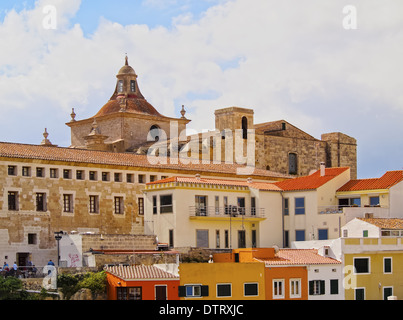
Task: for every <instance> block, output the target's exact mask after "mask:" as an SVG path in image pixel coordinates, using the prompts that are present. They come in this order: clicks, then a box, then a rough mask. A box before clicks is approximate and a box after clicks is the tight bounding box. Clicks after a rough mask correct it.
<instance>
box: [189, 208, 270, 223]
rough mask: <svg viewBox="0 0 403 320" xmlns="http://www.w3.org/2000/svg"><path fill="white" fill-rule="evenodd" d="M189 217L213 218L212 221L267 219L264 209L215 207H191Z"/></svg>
mask: <svg viewBox="0 0 403 320" xmlns="http://www.w3.org/2000/svg"><path fill="white" fill-rule="evenodd" d="M189 217H190V218H191V219H192V218H193V219H195V218H199V217H200V218H211V219H230V218H231V219H248V220H250V219H252V220H263V219H265V210H264V208H244V207H237V206H228V207H214V206H211V207H209V206H207V207H203V206H190V207H189Z"/></svg>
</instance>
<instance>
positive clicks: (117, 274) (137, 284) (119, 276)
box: [105, 265, 179, 300]
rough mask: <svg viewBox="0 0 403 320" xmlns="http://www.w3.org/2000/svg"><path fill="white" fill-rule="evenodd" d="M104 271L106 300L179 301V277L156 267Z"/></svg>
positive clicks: (116, 267)
mask: <svg viewBox="0 0 403 320" xmlns="http://www.w3.org/2000/svg"><path fill="white" fill-rule="evenodd" d="M105 271H106V273H107V282H108V284H107V292H108V300H179V297H178V287H179V277H178V276H177V275H175V274H173V273H170V272H166V271H164V270H162V269H160V268H158V267H156V266H150V265H137V266H113V267H108V268H106V269H105Z"/></svg>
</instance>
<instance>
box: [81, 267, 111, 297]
mask: <svg viewBox="0 0 403 320" xmlns="http://www.w3.org/2000/svg"><path fill="white" fill-rule="evenodd" d="M78 285H79V287H80V288H87V289H90V290H91V292H92V294H99V293H103V292H105V289H106V273H105V271H101V272H89V273H87V274H85V275H84V279H82V280H81V281H80V282H79V283H78Z"/></svg>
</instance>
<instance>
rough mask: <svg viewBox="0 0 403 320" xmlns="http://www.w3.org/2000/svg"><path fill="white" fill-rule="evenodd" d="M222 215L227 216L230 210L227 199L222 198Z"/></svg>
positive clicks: (225, 197)
mask: <svg viewBox="0 0 403 320" xmlns="http://www.w3.org/2000/svg"><path fill="white" fill-rule="evenodd" d="M224 213H225V214H229V213H230V208H229V206H228V197H227V196H224Z"/></svg>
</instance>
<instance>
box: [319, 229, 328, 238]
mask: <svg viewBox="0 0 403 320" xmlns="http://www.w3.org/2000/svg"><path fill="white" fill-rule="evenodd" d="M327 239H328V230H327V229H318V240H327Z"/></svg>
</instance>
